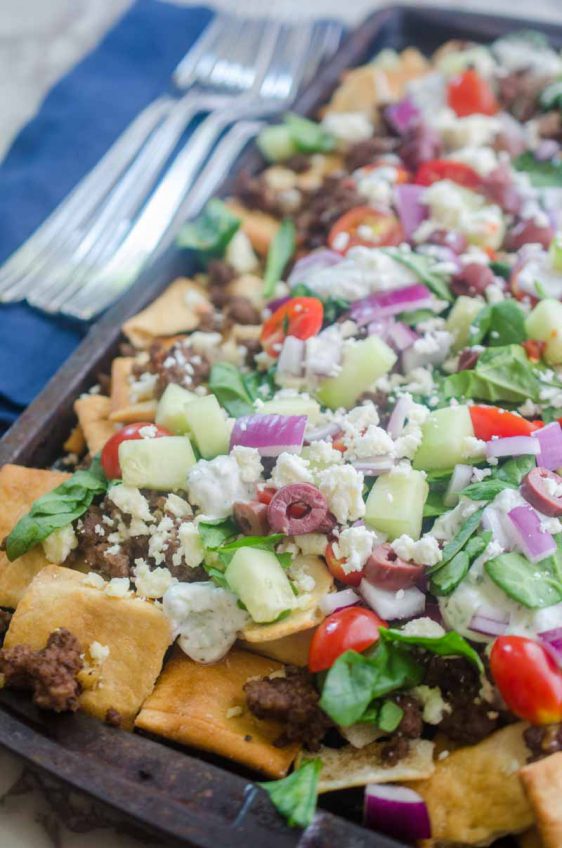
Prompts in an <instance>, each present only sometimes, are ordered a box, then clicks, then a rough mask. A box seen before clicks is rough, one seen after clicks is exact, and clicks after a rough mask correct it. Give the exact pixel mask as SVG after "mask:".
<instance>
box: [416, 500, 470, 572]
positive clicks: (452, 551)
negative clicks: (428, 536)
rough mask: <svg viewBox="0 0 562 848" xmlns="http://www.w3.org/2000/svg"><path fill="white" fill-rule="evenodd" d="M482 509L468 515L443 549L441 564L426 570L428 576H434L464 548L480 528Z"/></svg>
mask: <svg viewBox="0 0 562 848" xmlns="http://www.w3.org/2000/svg"><path fill="white" fill-rule="evenodd" d="M483 512H484V510H483V509H477V510H476V512H473V513H472V515H470V516H469V517H468V518H467V519H466V521H465V522H464V524H463V525H462V526H461V528H460V530H459V532H458V533H457V535H456V536H454V537H453V538H452V539H451V540H450V541H449V542H447V544H446V545H445V547H444V548H443V556H442V558H441V562H438V563H437V565H433V566H432V567H431V568H430V569H428V572H427V573H428V574H431V575H432V574H434V573H435V572H436V571H439V570H440V569H441V568H443V566H444V565H446V563H448V562H449V560H450V559H453V557H454V556H456V555H457V554H458V552H459V551H460V550H462V549H463V548H464V546H465V545H466V543H467V542H468V540H469V539H470V537H471V536H472V535H473V534H474V533H475V532H476V530H477V529H478V527H479V526H480V520H481V518H482V513H483Z"/></svg>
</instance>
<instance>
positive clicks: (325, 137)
mask: <svg viewBox="0 0 562 848" xmlns="http://www.w3.org/2000/svg"><path fill="white" fill-rule="evenodd" d="M284 122H285V126H286V127H287V128H288V130H289V135H290V137H291V141H292V142H293V144H294V145H295V147H296V148H297V150H298V151H299V153H330V151H332V150H334V149H335V147H336V140H335V138H334V136H333V135H332V133H329V132H328V131H327V130H326V129H324V127H323V126H322V124H319V123H317V122H316V121H310V120H309V119H308V118H303V117H302V115H295V113H294V112H289V114H287V115H285V118H284Z"/></svg>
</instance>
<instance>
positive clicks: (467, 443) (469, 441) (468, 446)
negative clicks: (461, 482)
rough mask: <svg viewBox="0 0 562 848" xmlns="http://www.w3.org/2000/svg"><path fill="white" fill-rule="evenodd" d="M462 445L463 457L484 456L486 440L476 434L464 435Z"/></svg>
mask: <svg viewBox="0 0 562 848" xmlns="http://www.w3.org/2000/svg"><path fill="white" fill-rule="evenodd" d="M462 447H463V452H464V458H465V459H483V458H484V457H485V456H486V442H484V441H482V439H477V438H476V436H465V437H464V438H463V440H462Z"/></svg>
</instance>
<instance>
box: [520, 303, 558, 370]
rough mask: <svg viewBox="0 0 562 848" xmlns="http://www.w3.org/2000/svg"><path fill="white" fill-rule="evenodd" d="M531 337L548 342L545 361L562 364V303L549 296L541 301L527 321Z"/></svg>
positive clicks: (528, 332)
mask: <svg viewBox="0 0 562 848" xmlns="http://www.w3.org/2000/svg"><path fill="white" fill-rule="evenodd" d="M525 329H526V330H527V335H528V336H529V338H531V339H538V340H539V341H541V342H546V348H545V351H544V358H545V361H546V362H548V363H549V365H561V364H562V303H560V301H559V300H554V299H553V298H550V297H547V298H545V299H544V300H541V301H539V303H537V305H536V306H535V308H534V309H533V311H532V312H531V313H530V314H529V316H528V317H527V320H526V321H525Z"/></svg>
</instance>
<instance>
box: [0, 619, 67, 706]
mask: <svg viewBox="0 0 562 848" xmlns="http://www.w3.org/2000/svg"><path fill="white" fill-rule="evenodd" d="M81 653H82V648H81V647H80V643H79V641H78V639H77V638H76V637H75V636H74V635H73V634H72V633H71V632H70V631H69V630H66V629H65V628H64V627H61V628H60V629H59V630H55V631H53V633H51V635H50V636H49V638H48V640H47V645H46V646H45V647H44V648H42V649H41V650H40V651H36V650H34V649H33V648H31V647H29V645H16V646H15V647H13V648H2V649H1V650H0V672H1V673H2V674H3V675H4V680H5V685H6V686H8V687H11V688H13V689H31V690H32V691H33V701H34V703H35V704H37V706H38V707H41V709H45V710H54V711H55V712H57V713H60V712H66V711H72V712H74V711H75V710H77V709H78V707H79V702H78V696H79V695H80V692H81V691H82V687H81V686H80V683H79V682H78V680H77V679H76V675H77V674H78V672H79V671H80V669H81V668H82V659H81Z"/></svg>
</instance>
